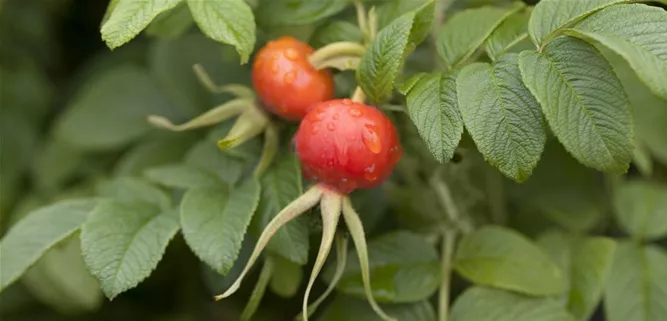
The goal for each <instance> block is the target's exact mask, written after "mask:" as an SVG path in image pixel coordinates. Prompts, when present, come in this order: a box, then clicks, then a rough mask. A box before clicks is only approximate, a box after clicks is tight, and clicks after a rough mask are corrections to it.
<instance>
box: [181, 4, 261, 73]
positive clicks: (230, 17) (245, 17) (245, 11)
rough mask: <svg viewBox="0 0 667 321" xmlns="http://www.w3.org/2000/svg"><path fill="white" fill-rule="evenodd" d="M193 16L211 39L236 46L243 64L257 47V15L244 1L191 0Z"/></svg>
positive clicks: (190, 5)
mask: <svg viewBox="0 0 667 321" xmlns="http://www.w3.org/2000/svg"><path fill="white" fill-rule="evenodd" d="M187 1H188V6H189V7H190V11H191V12H192V17H193V18H194V19H195V21H196V22H197V25H198V26H199V28H200V29H201V30H202V32H203V33H204V34H205V35H206V36H208V37H209V38H211V39H213V40H215V41H219V42H222V43H226V44H230V45H232V46H234V48H235V49H236V51H237V52H238V53H239V55H240V56H241V64H244V63H246V62H248V59H249V58H250V53H252V50H253V48H254V47H255V16H254V15H253V13H252V9H251V8H250V6H249V5H248V4H247V3H246V2H245V1H243V0H206V1H202V0H187Z"/></svg>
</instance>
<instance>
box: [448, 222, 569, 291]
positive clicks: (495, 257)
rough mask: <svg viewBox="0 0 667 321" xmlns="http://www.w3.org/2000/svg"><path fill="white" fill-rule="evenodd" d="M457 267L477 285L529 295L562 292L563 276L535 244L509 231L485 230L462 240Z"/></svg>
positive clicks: (456, 260)
mask: <svg viewBox="0 0 667 321" xmlns="http://www.w3.org/2000/svg"><path fill="white" fill-rule="evenodd" d="M454 268H455V269H456V271H457V272H458V273H459V274H461V275H462V276H464V277H465V278H467V279H469V280H471V281H473V282H474V283H475V284H479V285H486V286H491V287H496V288H500V289H505V290H512V291H516V292H519V293H525V294H530V295H540V296H546V295H556V294H561V293H563V291H564V290H565V289H564V286H563V273H562V272H561V270H560V269H559V268H558V266H557V265H556V264H555V263H554V262H553V261H551V259H550V258H549V257H548V256H547V255H546V254H545V253H544V252H543V251H542V250H541V249H540V248H539V247H537V245H535V244H534V243H533V242H532V241H530V240H529V239H527V238H526V237H524V236H523V235H520V234H518V233H516V232H514V231H512V230H510V229H507V228H503V227H499V226H489V227H483V228H481V229H479V230H477V231H475V232H473V233H471V234H468V235H466V236H464V237H463V239H461V242H460V243H459V245H458V249H457V251H456V256H455V259H454Z"/></svg>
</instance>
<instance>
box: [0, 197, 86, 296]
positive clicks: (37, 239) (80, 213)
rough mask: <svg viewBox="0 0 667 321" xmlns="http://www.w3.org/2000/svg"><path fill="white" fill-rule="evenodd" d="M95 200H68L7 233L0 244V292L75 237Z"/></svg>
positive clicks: (30, 216) (40, 211) (31, 215)
mask: <svg viewBox="0 0 667 321" xmlns="http://www.w3.org/2000/svg"><path fill="white" fill-rule="evenodd" d="M96 204H97V201H96V200H91V199H87V200H86V199H84V200H69V201H62V202H59V203H55V204H53V205H49V206H46V207H42V208H40V209H37V210H35V211H32V212H30V213H28V215H27V216H26V217H25V218H24V219H23V220H21V221H19V222H18V223H17V224H16V225H14V226H12V228H11V229H10V230H9V231H8V232H7V234H6V235H5V236H4V237H3V238H2V241H0V270H2V273H1V274H0V291H2V290H3V289H5V288H6V287H7V286H8V285H10V284H12V283H13V282H14V281H16V279H18V278H19V277H20V276H21V275H22V274H23V273H24V272H25V271H26V270H27V269H28V268H29V267H31V266H32V265H33V264H35V262H36V261H37V260H38V259H39V258H40V257H41V256H42V255H44V253H46V251H47V250H49V249H50V248H51V247H53V246H54V245H56V244H57V243H58V242H60V241H62V240H64V239H65V238H67V237H68V236H70V235H72V234H74V233H75V232H76V231H77V230H78V229H79V227H80V226H81V224H83V222H84V221H85V220H86V217H87V216H88V213H89V212H90V211H91V210H92V209H93V208H94V207H95V205H96Z"/></svg>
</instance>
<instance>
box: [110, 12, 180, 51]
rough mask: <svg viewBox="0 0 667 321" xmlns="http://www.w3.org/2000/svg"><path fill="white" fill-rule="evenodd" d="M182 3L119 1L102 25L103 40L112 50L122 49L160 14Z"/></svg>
mask: <svg viewBox="0 0 667 321" xmlns="http://www.w3.org/2000/svg"><path fill="white" fill-rule="evenodd" d="M181 1H183V0H144V1H135V0H118V1H117V2H115V3H113V4H112V5H111V6H110V7H109V8H111V11H109V12H111V13H110V14H109V18H108V20H107V21H106V22H105V23H104V25H102V29H101V32H102V39H103V40H104V41H105V42H106V43H107V46H109V48H111V49H115V48H117V47H120V46H121V45H123V44H125V43H126V42H128V41H130V40H132V38H134V37H136V36H137V35H138V34H139V33H140V32H141V31H142V30H144V28H146V26H148V24H149V23H150V22H151V21H152V20H153V19H154V18H155V17H156V16H157V15H158V14H160V13H162V12H164V11H167V10H169V9H172V8H174V7H175V6H176V5H178V4H179V3H180V2H181ZM112 6H113V8H112Z"/></svg>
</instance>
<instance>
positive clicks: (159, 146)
mask: <svg viewBox="0 0 667 321" xmlns="http://www.w3.org/2000/svg"><path fill="white" fill-rule="evenodd" d="M192 138H193V137H192V136H189V135H183V134H180V135H174V136H172V135H167V136H166V137H159V138H157V139H150V140H146V141H142V142H141V143H139V144H137V145H135V146H134V147H132V148H131V149H130V150H128V151H127V152H126V153H125V154H123V156H122V157H121V158H120V159H119V160H118V161H117V162H116V165H115V166H114V169H113V174H114V175H115V176H130V175H141V174H142V173H143V172H144V171H145V170H146V169H148V168H152V167H155V166H161V165H166V164H169V163H172V162H177V161H180V160H181V159H183V154H185V153H186V152H187V150H188V149H190V147H191V146H192V144H193V143H194V142H193V139H192Z"/></svg>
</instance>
